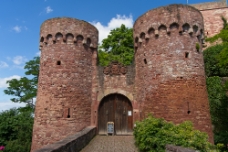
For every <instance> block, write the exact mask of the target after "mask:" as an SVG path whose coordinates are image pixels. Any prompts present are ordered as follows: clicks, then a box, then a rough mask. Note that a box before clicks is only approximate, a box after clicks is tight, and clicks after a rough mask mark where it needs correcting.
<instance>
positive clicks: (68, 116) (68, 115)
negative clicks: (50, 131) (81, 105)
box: [67, 108, 70, 118]
mask: <svg viewBox="0 0 228 152" xmlns="http://www.w3.org/2000/svg"><path fill="white" fill-rule="evenodd" d="M67 118H70V108H68V114H67Z"/></svg>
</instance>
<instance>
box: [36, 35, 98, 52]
mask: <svg viewBox="0 0 228 152" xmlns="http://www.w3.org/2000/svg"><path fill="white" fill-rule="evenodd" d="M52 44H73V45H80V44H83V45H84V46H87V47H90V48H97V39H94V38H91V37H86V38H84V36H82V35H81V34H78V35H77V34H72V33H67V34H65V35H63V34H62V33H60V32H57V33H56V34H55V35H52V34H48V35H46V36H41V38H40V50H42V47H44V46H47V45H52Z"/></svg>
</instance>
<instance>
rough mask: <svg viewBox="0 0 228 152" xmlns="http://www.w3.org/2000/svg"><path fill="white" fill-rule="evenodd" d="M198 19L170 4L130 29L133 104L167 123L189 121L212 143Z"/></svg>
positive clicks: (189, 10)
mask: <svg viewBox="0 0 228 152" xmlns="http://www.w3.org/2000/svg"><path fill="white" fill-rule="evenodd" d="M203 30H204V25H203V17H202V14H201V13H200V12H199V11H198V10H197V9H195V8H193V7H191V6H184V5H170V6H167V7H161V8H157V9H154V10H151V11H148V12H146V13H145V14H144V15H142V16H141V17H139V18H138V19H137V21H136V22H135V24H134V39H135V63H136V67H135V68H136V77H135V86H136V100H137V102H139V104H140V107H141V108H140V112H141V119H143V118H144V117H145V116H146V115H147V114H148V113H153V114H154V115H155V116H156V117H162V118H165V119H166V120H168V121H173V122H175V123H181V122H183V121H185V120H191V121H192V122H193V124H194V127H195V128H196V129H199V130H201V131H204V132H207V133H208V135H209V137H210V141H211V142H213V135H212V126H211V120H210V113H209V104H208V97H207V90H206V82H205V73H204V63H203V55H202V52H201V50H199V51H197V50H196V44H197V43H199V44H200V45H201V42H202V40H203Z"/></svg>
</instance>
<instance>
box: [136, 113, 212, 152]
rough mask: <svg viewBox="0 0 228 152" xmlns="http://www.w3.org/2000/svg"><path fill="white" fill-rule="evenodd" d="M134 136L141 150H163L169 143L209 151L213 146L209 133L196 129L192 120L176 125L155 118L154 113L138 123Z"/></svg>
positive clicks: (147, 151)
mask: <svg viewBox="0 0 228 152" xmlns="http://www.w3.org/2000/svg"><path fill="white" fill-rule="evenodd" d="M134 136H135V141H136V145H137V146H138V148H139V150H140V151H141V152H162V151H165V145H167V144H173V145H176V146H183V147H188V148H192V149H197V150H200V151H207V150H208V149H209V148H210V146H212V145H211V144H210V143H209V142H208V135H207V134H206V133H203V132H200V131H198V130H194V129H193V125H192V123H191V122H189V121H186V122H183V123H181V124H179V125H174V124H173V123H171V122H166V121H165V120H164V119H158V118H154V117H153V116H152V115H149V117H148V118H146V119H144V120H143V121H141V122H137V123H136V127H135V128H134Z"/></svg>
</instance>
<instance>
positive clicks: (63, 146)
mask: <svg viewBox="0 0 228 152" xmlns="http://www.w3.org/2000/svg"><path fill="white" fill-rule="evenodd" d="M95 135H96V127H95V126H89V127H86V128H85V129H83V130H82V131H80V132H78V133H76V134H74V135H71V136H68V137H66V138H65V139H63V140H60V141H58V142H56V143H54V144H51V145H47V146H45V147H43V148H41V149H38V150H35V151H33V152H79V151H80V150H81V149H82V148H84V147H85V146H86V145H87V144H88V143H89V142H90V141H91V139H92V138H93V137H94V136H95Z"/></svg>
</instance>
